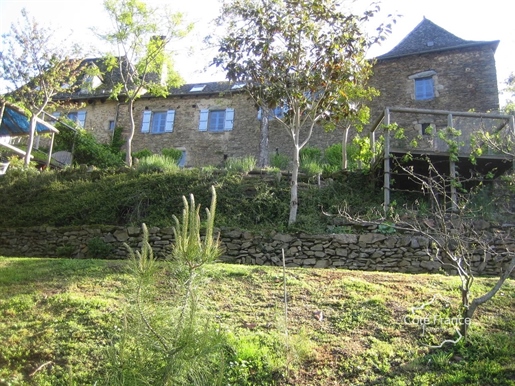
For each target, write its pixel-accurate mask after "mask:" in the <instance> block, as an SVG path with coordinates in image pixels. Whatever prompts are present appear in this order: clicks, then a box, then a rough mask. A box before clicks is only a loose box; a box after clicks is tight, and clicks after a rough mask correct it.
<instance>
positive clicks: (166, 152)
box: [161, 148, 182, 164]
mask: <svg viewBox="0 0 515 386" xmlns="http://www.w3.org/2000/svg"><path fill="white" fill-rule="evenodd" d="M161 154H162V155H163V157H167V158H170V159H171V160H173V161H175V163H176V164H179V161H180V160H181V158H182V150H179V149H174V148H169V149H163V150H161Z"/></svg>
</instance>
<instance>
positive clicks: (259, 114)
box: [257, 107, 263, 121]
mask: <svg viewBox="0 0 515 386" xmlns="http://www.w3.org/2000/svg"><path fill="white" fill-rule="evenodd" d="M262 114H263V109H262V108H261V107H260V108H259V110H258V114H257V119H258V121H260V120H261V115H262Z"/></svg>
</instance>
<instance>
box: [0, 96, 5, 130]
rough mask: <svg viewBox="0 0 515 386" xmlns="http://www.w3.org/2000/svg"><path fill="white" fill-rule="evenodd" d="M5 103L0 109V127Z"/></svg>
mask: <svg viewBox="0 0 515 386" xmlns="http://www.w3.org/2000/svg"><path fill="white" fill-rule="evenodd" d="M4 112H5V102H2V108H1V109H0V126H2V119H4Z"/></svg>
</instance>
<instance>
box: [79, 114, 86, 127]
mask: <svg viewBox="0 0 515 386" xmlns="http://www.w3.org/2000/svg"><path fill="white" fill-rule="evenodd" d="M77 122H78V123H79V125H80V126H81V127H86V112H85V111H84V110H81V111H78V112H77Z"/></svg>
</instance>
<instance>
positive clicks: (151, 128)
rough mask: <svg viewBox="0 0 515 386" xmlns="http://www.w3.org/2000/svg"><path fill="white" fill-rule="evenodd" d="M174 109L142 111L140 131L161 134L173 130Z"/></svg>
mask: <svg viewBox="0 0 515 386" xmlns="http://www.w3.org/2000/svg"><path fill="white" fill-rule="evenodd" d="M174 121H175V110H168V111H150V110H145V111H143V120H142V123H141V132H142V133H151V134H161V133H171V132H173V125H174Z"/></svg>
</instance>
